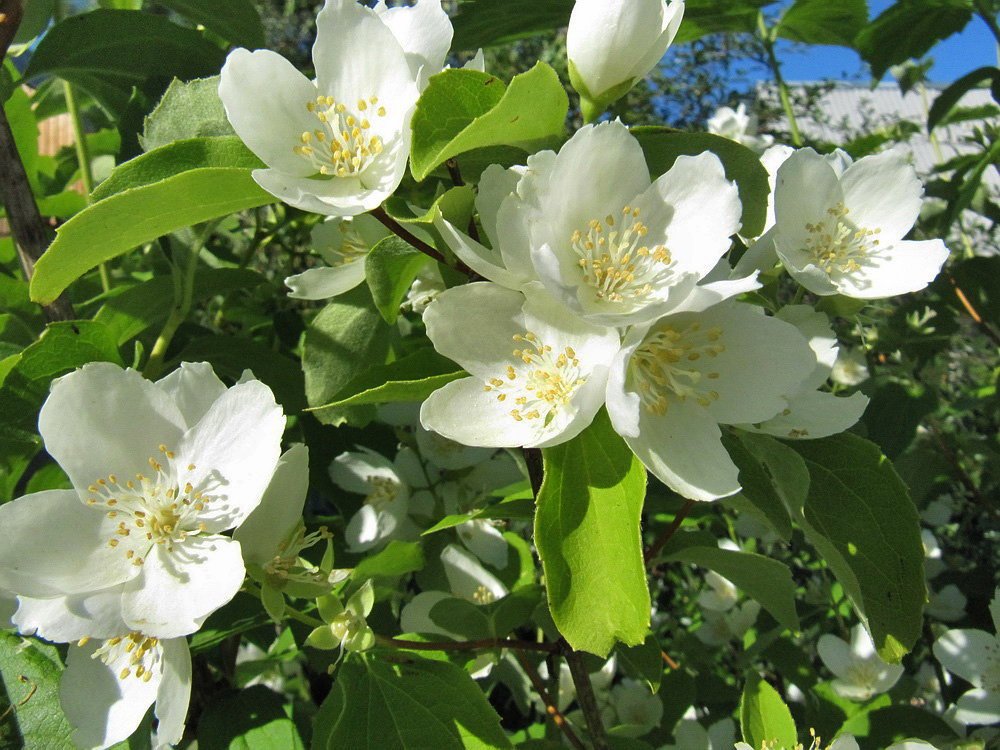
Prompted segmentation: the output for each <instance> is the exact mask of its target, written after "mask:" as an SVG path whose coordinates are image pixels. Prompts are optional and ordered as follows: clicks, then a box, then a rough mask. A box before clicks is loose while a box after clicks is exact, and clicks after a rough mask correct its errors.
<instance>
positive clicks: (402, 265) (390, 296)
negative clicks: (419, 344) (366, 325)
mask: <svg viewBox="0 0 1000 750" xmlns="http://www.w3.org/2000/svg"><path fill="white" fill-rule="evenodd" d="M430 260H431V259H430V258H428V257H427V256H426V255H424V254H423V253H422V252H420V251H419V250H417V249H416V248H415V247H413V246H412V245H410V244H409V243H408V242H406V241H404V240H401V239H399V237H395V236H392V235H390V236H389V237H386V238H385V239H384V240H382V241H381V242H379V243H378V244H377V245H375V247H373V248H372V249H371V251H370V252H369V253H368V255H367V256H366V257H365V280H366V281H367V282H368V288H369V289H371V293H372V299H374V300H375V307H377V308H378V311H379V312H380V313H381V314H382V317H383V318H384V319H385V322H386V323H388V324H389V325H393V324H395V322H396V318H397V316H398V315H399V305H400V303H401V302H402V301H403V299H404V298H405V297H406V292H407V291H408V290H409V288H410V287H411V286H412V285H413V280H414V279H416V278H417V274H418V273H419V272H420V269H421V268H423V267H424V266H425V265H427V263H428V262H430Z"/></svg>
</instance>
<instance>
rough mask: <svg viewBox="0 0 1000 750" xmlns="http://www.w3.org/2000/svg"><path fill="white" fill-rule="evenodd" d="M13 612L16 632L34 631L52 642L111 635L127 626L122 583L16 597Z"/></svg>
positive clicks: (67, 641) (28, 632) (121, 631)
mask: <svg viewBox="0 0 1000 750" xmlns="http://www.w3.org/2000/svg"><path fill="white" fill-rule="evenodd" d="M19 602H20V606H19V607H18V610H17V614H16V615H15V616H14V622H15V623H16V625H17V629H18V631H19V632H21V633H24V634H26V635H29V634H32V633H34V634H35V635H37V636H38V637H40V638H44V639H46V640H48V641H53V642H54V643H70V642H72V641H78V640H80V639H81V638H113V637H114V636H116V635H121V634H122V633H123V632H126V631H127V630H128V627H127V626H126V624H125V621H124V620H122V615H121V606H122V587H121V586H113V587H111V588H110V589H105V590H104V591H98V592H97V593H94V594H77V595H75V596H58V597H53V598H51V599H31V598H28V597H26V596H22V597H19Z"/></svg>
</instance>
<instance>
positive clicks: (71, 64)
mask: <svg viewBox="0 0 1000 750" xmlns="http://www.w3.org/2000/svg"><path fill="white" fill-rule="evenodd" d="M225 57H226V55H225V52H224V51H223V50H222V49H220V48H219V47H217V46H216V45H214V44H212V42H210V41H209V40H208V39H206V38H205V37H204V36H203V35H202V34H200V33H198V32H197V31H195V30H193V29H185V28H183V27H181V26H178V25H177V24H175V23H172V22H170V21H169V20H168V19H167V18H165V17H164V16H159V15H152V14H150V13H140V12H135V11H129V10H103V9H99V10H94V11H90V12H89V13H82V14H80V15H75V16H70V17H69V18H66V19H65V20H63V21H60V22H59V23H57V24H56V25H55V26H53V27H52V28H51V29H49V30H48V31H47V32H46V33H45V36H43V37H42V39H41V41H40V42H39V43H38V46H37V47H36V48H35V51H34V53H33V54H32V56H31V61H30V62H29V63H28V67H27V69H26V70H25V72H24V75H25V78H34V77H35V76H39V75H44V74H50V75H55V76H58V77H60V78H62V79H64V80H67V81H69V82H70V83H72V84H75V85H77V86H80V87H81V88H83V89H86V90H87V91H88V92H89V93H90V94H91V95H92V96H93V97H94V98H95V99H97V100H98V101H99V102H100V103H101V105H102V106H104V107H105V108H106V109H107V110H108V111H109V112H111V113H112V114H113V115H115V116H120V115H121V114H122V113H123V112H124V111H125V108H126V106H127V105H128V101H129V98H130V97H131V95H132V89H133V88H134V87H138V88H139V89H143V90H146V89H149V90H146V93H147V94H148V95H150V96H152V95H155V94H156V93H158V91H154V89H159V91H162V88H159V87H160V86H162V85H165V84H166V83H167V81H169V80H170V79H172V78H175V77H176V78H181V79H184V80H187V79H191V78H204V77H205V76H210V75H214V74H216V73H218V72H219V69H220V68H221V67H222V63H223V62H224V61H225ZM161 81H162V83H161Z"/></svg>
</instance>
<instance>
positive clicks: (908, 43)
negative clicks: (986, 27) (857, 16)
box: [854, 0, 972, 80]
mask: <svg viewBox="0 0 1000 750" xmlns="http://www.w3.org/2000/svg"><path fill="white" fill-rule="evenodd" d="M971 20H972V0H897V2H895V3H893V4H892V5H890V6H889V7H888V8H886V9H885V10H884V11H883V12H882V13H881V14H879V16H878V17H877V18H876V19H875V20H874V21H872V22H871V23H869V24H868V25H867V26H865V27H864V28H863V29H861V31H859V32H858V35H857V36H856V37H855V39H854V46H855V47H856V48H857V50H858V52H860V53H861V57H862V58H863V59H864V60H865V61H866V62H868V63H870V64H871V66H872V78H874V79H875V80H880V79H881V78H882V76H884V75H885V72H886V71H887V70H888V69H889V67H890V66H892V65H897V64H899V63H901V62H905V61H906V60H909V59H910V58H911V57H912V58H917V59H919V58H921V57H923V56H924V55H926V54H927V53H928V52H929V51H930V50H931V48H932V47H933V46H934V45H935V44H937V43H938V42H939V41H941V40H942V39H947V38H948V37H949V36H951V35H952V34H957V33H958V32H959V31H961V30H962V29H964V28H965V26H966V24H968V23H969V21H971Z"/></svg>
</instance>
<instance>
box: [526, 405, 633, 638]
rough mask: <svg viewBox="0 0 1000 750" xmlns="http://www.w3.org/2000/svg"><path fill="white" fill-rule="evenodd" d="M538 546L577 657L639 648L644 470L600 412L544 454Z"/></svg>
mask: <svg viewBox="0 0 1000 750" xmlns="http://www.w3.org/2000/svg"><path fill="white" fill-rule="evenodd" d="M542 457H543V462H544V469H545V478H544V480H543V481H542V487H541V490H540V491H539V493H538V502H537V506H538V507H537V510H536V512H535V544H536V545H537V547H538V555H539V557H540V558H541V560H542V567H543V569H544V571H545V581H546V584H547V592H548V597H549V608H550V610H551V612H552V619H553V621H555V624H556V627H557V628H559V632H560V633H562V635H563V637H565V638H566V640H567V642H568V643H569V644H570V645H571V646H572V647H573V648H574V649H576V650H578V651H590V652H591V653H594V654H597V655H598V656H607V654H608V652H609V651H611V649H612V647H613V646H614V645H615V643H616V642H618V641H623V642H624V643H626V644H627V645H630V646H634V645H637V644H639V643H642V642H643V640H645V638H646V632H647V630H648V628H649V617H650V602H649V591H648V589H647V587H646V569H645V565H644V563H643V559H642V540H641V538H640V534H639V523H640V518H641V514H642V501H643V498H644V497H645V494H646V470H645V469H644V468H643V466H642V464H641V463H640V462H639V459H637V458H636V457H635V456H634V455H633V454H632V451H631V450H629V448H628V446H627V445H626V444H625V441H624V440H622V438H621V437H619V436H618V434H617V433H615V431H614V429H613V428H612V427H611V421H610V420H609V419H608V415H607V412H606V411H604V410H603V409H602V410H601V411H600V412H599V413H598V415H597V417H595V418H594V422H593V424H591V425H590V427H588V428H587V429H586V430H584V431H583V432H582V433H580V434H579V435H578V436H577V437H575V438H573V439H572V440H570V441H568V442H565V443H562V444H561V445H557V446H554V447H552V448H544V449H543V450H542Z"/></svg>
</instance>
